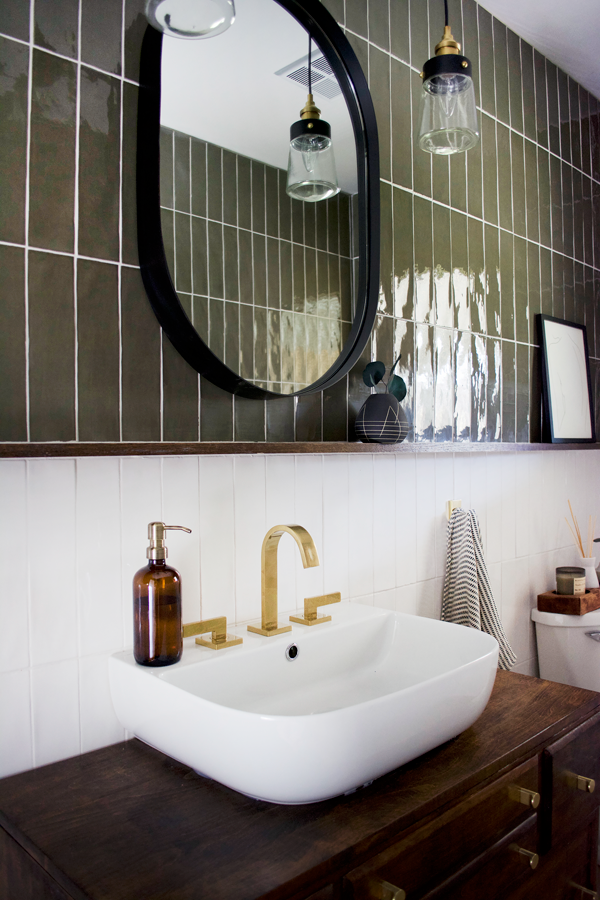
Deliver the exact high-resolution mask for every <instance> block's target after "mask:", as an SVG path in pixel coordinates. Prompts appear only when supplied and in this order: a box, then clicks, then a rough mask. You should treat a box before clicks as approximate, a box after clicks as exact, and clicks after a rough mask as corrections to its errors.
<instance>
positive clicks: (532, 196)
mask: <svg viewBox="0 0 600 900" xmlns="http://www.w3.org/2000/svg"><path fill="white" fill-rule="evenodd" d="M537 166H538V162H537V147H536V146H535V144H532V143H531V141H525V184H526V218H527V237H528V238H529V240H530V241H539V237H540V214H539V208H538V168H537Z"/></svg>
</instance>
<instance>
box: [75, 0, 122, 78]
mask: <svg viewBox="0 0 600 900" xmlns="http://www.w3.org/2000/svg"><path fill="white" fill-rule="evenodd" d="M122 16H123V3H122V0H103V2H102V15H98V6H97V4H96V3H95V2H94V0H82V4H81V60H82V62H84V63H89V64H90V65H91V66H95V67H96V68H97V69H102V70H103V71H105V72H113V73H114V74H115V75H120V74H121V25H122Z"/></svg>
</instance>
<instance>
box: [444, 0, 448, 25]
mask: <svg viewBox="0 0 600 900" xmlns="http://www.w3.org/2000/svg"><path fill="white" fill-rule="evenodd" d="M444 11H445V13H446V27H448V0H444Z"/></svg>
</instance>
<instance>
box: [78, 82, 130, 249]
mask: <svg viewBox="0 0 600 900" xmlns="http://www.w3.org/2000/svg"><path fill="white" fill-rule="evenodd" d="M120 105H121V84H120V82H119V81H118V80H117V79H116V78H111V77H110V76H108V75H101V74H100V73H99V72H94V71H93V70H92V69H85V68H84V67H83V66H82V68H81V82H80V117H79V121H80V127H79V236H78V237H79V240H78V249H79V253H80V254H81V255H82V256H94V257H96V258H97V259H111V260H115V261H118V259H119V190H120V160H119V155H120V144H121V134H120V132H121V126H120V115H121V110H120Z"/></svg>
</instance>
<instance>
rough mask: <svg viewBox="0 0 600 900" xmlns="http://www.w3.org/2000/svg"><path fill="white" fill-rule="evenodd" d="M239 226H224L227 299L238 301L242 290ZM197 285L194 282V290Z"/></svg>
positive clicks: (224, 265)
mask: <svg viewBox="0 0 600 900" xmlns="http://www.w3.org/2000/svg"><path fill="white" fill-rule="evenodd" d="M237 235H238V233H237V228H232V227H231V225H225V226H224V228H223V250H224V253H225V257H224V260H223V269H224V278H225V299H226V300H232V301H234V302H236V303H239V301H240V292H239V287H238V276H239V271H238V240H237ZM195 289H196V285H195V284H194V290H195Z"/></svg>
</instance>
